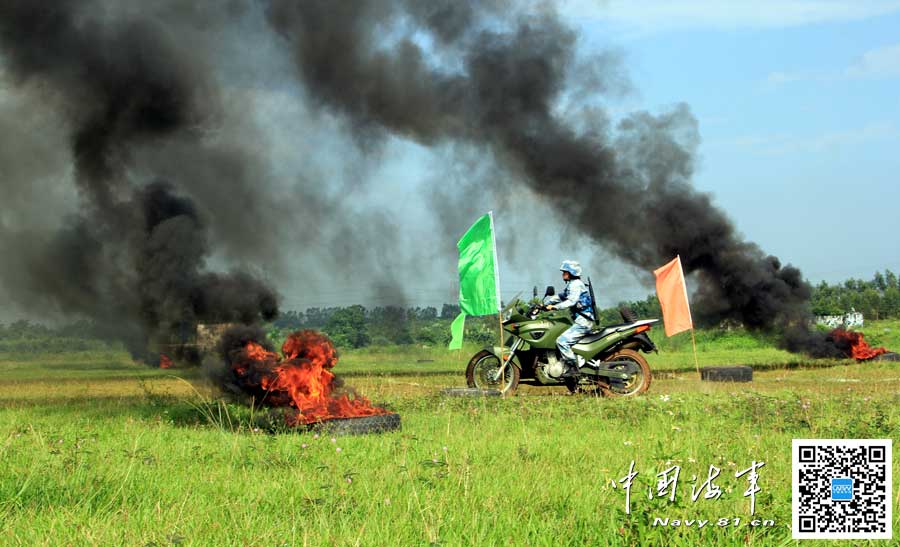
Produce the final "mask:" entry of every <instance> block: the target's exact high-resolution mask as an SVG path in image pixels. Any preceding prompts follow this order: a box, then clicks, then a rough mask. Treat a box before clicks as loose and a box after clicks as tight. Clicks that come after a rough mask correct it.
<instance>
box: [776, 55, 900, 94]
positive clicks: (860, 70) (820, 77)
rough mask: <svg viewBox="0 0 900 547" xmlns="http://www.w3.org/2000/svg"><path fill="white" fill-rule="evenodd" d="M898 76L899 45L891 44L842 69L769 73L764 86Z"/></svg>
mask: <svg viewBox="0 0 900 547" xmlns="http://www.w3.org/2000/svg"><path fill="white" fill-rule="evenodd" d="M898 76H900V44H892V45H887V46H881V47H877V48H875V49H870V50H869V51H867V52H865V53H863V54H862V56H861V57H860V58H859V59H858V60H856V61H855V62H853V63H852V64H851V65H850V66H848V67H846V68H843V69H830V70H798V71H795V72H770V73H769V75H768V76H767V77H766V84H767V85H768V86H769V87H779V86H782V85H785V84H790V83H793V82H804V81H806V82H833V81H837V80H875V79H882V78H896V77H898Z"/></svg>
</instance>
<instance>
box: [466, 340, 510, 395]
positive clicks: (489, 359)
mask: <svg viewBox="0 0 900 547" xmlns="http://www.w3.org/2000/svg"><path fill="white" fill-rule="evenodd" d="M500 365H501V363H500V358H499V357H497V356H496V355H494V354H493V353H491V352H489V351H487V350H481V351H479V352H478V353H476V354H475V355H473V356H472V358H471V359H470V360H469V364H468V366H467V367H466V383H467V384H468V385H469V387H474V388H478V389H497V390H500V392H501V393H502V394H503V395H514V394H515V393H516V389H517V388H518V387H519V377H520V373H519V367H517V366H515V365H514V364H512V363H510V364H509V365H507V366H506V370H505V371H504V374H503V376H504V378H501V380H503V381H502V382H501V381H499V380H493V381H492V380H491V378H490V377H489V373H491V372H494V371H496V370H497V369H499V368H500Z"/></svg>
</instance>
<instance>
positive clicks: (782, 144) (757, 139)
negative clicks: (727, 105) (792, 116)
mask: <svg viewBox="0 0 900 547" xmlns="http://www.w3.org/2000/svg"><path fill="white" fill-rule="evenodd" d="M897 138H900V131H898V129H897V127H896V126H895V125H894V124H893V123H891V122H872V123H869V124H867V125H864V126H862V127H854V128H850V129H842V130H835V131H826V132H824V133H819V134H816V135H790V134H786V133H776V134H772V135H748V136H743V137H738V138H737V139H734V140H733V141H732V144H733V145H736V146H737V147H739V148H743V149H745V150H747V151H748V152H751V153H754V154H758V155H761V156H782V155H793V154H821V153H828V152H832V151H834V150H838V149H841V148H846V147H852V146H858V145H861V144H866V143H869V142H878V141H884V140H889V139H897ZM721 144H725V143H721Z"/></svg>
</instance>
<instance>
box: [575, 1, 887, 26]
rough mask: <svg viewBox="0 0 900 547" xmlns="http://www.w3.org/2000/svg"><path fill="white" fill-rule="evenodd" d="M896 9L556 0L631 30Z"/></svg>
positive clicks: (584, 16)
mask: <svg viewBox="0 0 900 547" xmlns="http://www.w3.org/2000/svg"><path fill="white" fill-rule="evenodd" d="M898 10H900V0H756V1H752V2H750V1H736V0H679V1H671V0H561V1H560V13H562V14H563V15H564V16H567V17H570V18H573V19H578V20H594V21H603V22H611V23H615V24H620V25H623V26H625V27H627V28H628V29H629V30H631V31H638V32H654V31H660V30H683V29H715V30H732V29H738V28H752V29H758V28H784V27H794V26H800V25H809V24H815V23H834V22H842V21H855V20H860V19H867V18H870V17H876V16H879V15H885V14H888V13H892V12H895V11H898Z"/></svg>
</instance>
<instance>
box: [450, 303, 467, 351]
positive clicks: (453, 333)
mask: <svg viewBox="0 0 900 547" xmlns="http://www.w3.org/2000/svg"><path fill="white" fill-rule="evenodd" d="M465 328H466V314H465V313H462V312H460V314H459V315H457V316H456V319H454V320H453V323H450V345H449V346H447V349H462V342H463V330H465Z"/></svg>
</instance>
